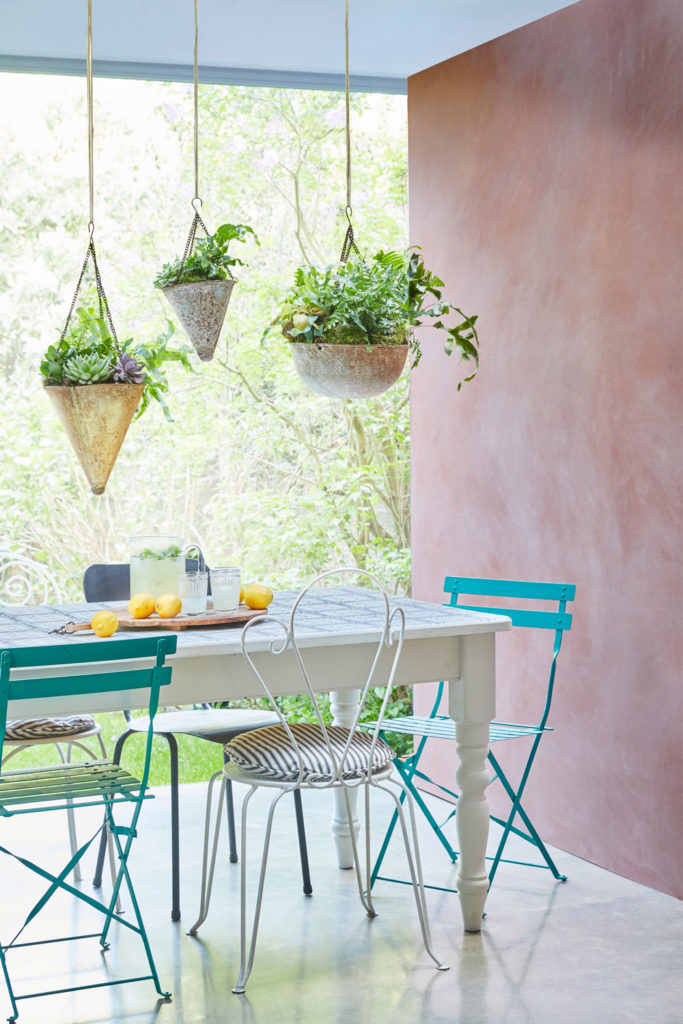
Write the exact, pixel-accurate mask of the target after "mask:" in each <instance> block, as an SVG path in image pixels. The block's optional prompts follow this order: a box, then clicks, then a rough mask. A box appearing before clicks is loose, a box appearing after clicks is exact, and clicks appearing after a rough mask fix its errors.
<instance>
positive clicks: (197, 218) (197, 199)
mask: <svg viewBox="0 0 683 1024" xmlns="http://www.w3.org/2000/svg"><path fill="white" fill-rule="evenodd" d="M198 48H199V15H198V13H197V0H194V100H193V108H194V110H193V116H194V197H193V199H192V202H191V204H190V205H191V206H192V209H193V210H194V217H193V218H192V224H191V225H190V232H189V234H188V236H187V242H186V243H185V251H184V252H183V258H182V260H181V261H180V269H179V270H178V273H177V274H176V281H179V280H180V278H181V275H182V273H183V270H184V268H185V261H186V260H187V258H188V256H189V255H190V253H191V252H192V250H193V248H194V239H195V235H196V234H197V228H198V227H200V228H201V229H202V231H203V232H204V234H205V235H206V236H207V237H208V236H209V234H210V231H209V229H208V228H207V226H206V224H205V223H204V221H203V220H202V218H201V215H200V213H199V207H198V206H197V205H196V204H197V203H198V204H199V206H203V204H204V200H203V199H202V198H201V196H200V195H199V62H198ZM225 269H226V271H227V274H228V277H232V274H231V273H230V268H229V267H226V268H225Z"/></svg>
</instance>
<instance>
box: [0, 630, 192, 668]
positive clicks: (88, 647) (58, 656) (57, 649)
mask: <svg viewBox="0 0 683 1024" xmlns="http://www.w3.org/2000/svg"><path fill="white" fill-rule="evenodd" d="M177 644H178V638H177V637H176V636H163V637H158V636H155V637H152V636H145V637H134V638H132V639H126V640H119V639H118V638H112V639H111V640H103V639H100V640H95V641H89V642H86V643H84V642H83V641H82V640H71V641H69V642H66V643H62V644H46V645H44V646H42V647H16V648H11V649H10V653H11V655H12V668H44V667H45V666H47V665H83V664H85V663H86V662H88V661H92V662H97V663H98V664H101V663H102V662H106V661H110V660H111V661H123V660H129V661H130V660H133V659H134V658H153V657H155V656H157V655H158V654H163V655H164V656H168V655H170V654H175V652H176V647H177Z"/></svg>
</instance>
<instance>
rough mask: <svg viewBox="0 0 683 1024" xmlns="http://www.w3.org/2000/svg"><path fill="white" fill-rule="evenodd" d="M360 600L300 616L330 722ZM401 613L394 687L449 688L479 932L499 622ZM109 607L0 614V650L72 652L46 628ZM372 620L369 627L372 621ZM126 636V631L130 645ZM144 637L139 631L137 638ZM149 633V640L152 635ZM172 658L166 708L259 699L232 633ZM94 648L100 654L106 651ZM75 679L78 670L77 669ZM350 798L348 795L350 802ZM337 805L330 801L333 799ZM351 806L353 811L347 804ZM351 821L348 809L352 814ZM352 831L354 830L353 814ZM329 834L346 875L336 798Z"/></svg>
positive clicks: (351, 658) (347, 592) (338, 720)
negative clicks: (46, 647)
mask: <svg viewBox="0 0 683 1024" xmlns="http://www.w3.org/2000/svg"><path fill="white" fill-rule="evenodd" d="M371 596H372V595H369V592H368V591H364V590H362V589H358V588H353V587H348V588H335V589H334V590H324V591H319V592H317V593H316V595H315V601H316V602H317V604H316V605H314V606H313V607H312V609H311V611H310V613H309V617H308V618H304V617H302V620H301V629H298V631H297V635H298V637H299V642H300V645H301V647H302V648H303V649H305V659H306V666H307V669H308V671H309V674H310V678H311V681H312V683H313V685H314V688H315V689H317V690H319V691H320V692H323V691H331V700H332V713H333V716H334V722H335V724H340V725H347V726H348V725H350V724H351V723H352V721H353V717H354V712H355V709H356V706H357V703H358V693H359V690H358V686H359V685H360V683H361V682H363V683H364V681H365V678H366V677H367V672H368V669H369V665H370V661H371V658H372V655H373V653H374V649H375V648H374V647H373V640H374V642H375V644H376V637H377V632H376V630H374V629H373V627H372V625H371V623H372V621H373V620H372V615H371V614H370V612H371V605H369V604H368V601H369V600H371ZM292 597H293V593H290V592H278V593H277V594H276V597H275V601H274V603H273V605H272V606H271V609H270V611H271V612H272V614H274V615H279V616H281V617H283V618H286V615H287V611H288V608H289V605H290V603H291V600H292ZM392 603H400V604H401V605H402V606H403V607H404V609H405V612H406V636H405V642H404V649H403V652H402V655H401V659H400V662H399V666H398V673H397V679H396V682H397V683H415V684H420V683H428V682H433V681H435V680H439V679H446V680H448V687H449V689H448V706H449V712H450V714H451V716H452V717H453V719H454V720H455V722H456V745H455V753H456V755H457V764H456V772H455V775H456V780H457V784H458V788H459V791H460V798H459V801H458V813H457V815H456V825H457V832H458V841H459V845H460V857H459V860H458V864H459V869H458V874H457V883H456V884H457V887H458V893H459V897H460V905H461V908H462V914H463V920H464V925H465V929H466V930H467V931H479V930H480V927H481V919H482V914H483V910H484V904H485V901H486V891H487V888H488V877H487V873H486V863H485V852H486V842H487V838H488V826H489V808H488V802H487V799H486V786H487V783H488V779H489V773H488V769H487V761H486V757H487V754H488V725H489V722H490V721H491V719H492V718H493V717H494V714H495V634H496V632H498V631H500V630H505V629H509V628H510V620H509V619H507V618H505V617H502V616H496V615H483V614H479V613H474V612H467V611H460V610H458V609H452V608H447V607H444V606H442V605H434V604H429V603H426V602H422V601H412V600H408V599H396V600H395V602H392ZM101 607H113V605H105V604H98V605H84V604H80V605H60V606H43V605H41V606H36V607H28V608H26V607H22V608H8V609H4V610H0V649H1V648H3V647H18V646H36V645H38V644H46V643H79V642H82V640H83V639H92V634H85V636H83V635H82V634H81V635H79V636H78V637H73V636H70V637H65V636H55V635H54V634H51V633H50V630H52V629H54V628H55V627H57V626H59V625H62V624H64V623H65V622H68V621H70V620H73V621H87V619H89V618H90V616H91V615H92V613H93V611H94V610H95V609H96V608H101ZM375 621H376V619H375ZM258 631H259V635H258V636H256V630H254V631H253V632H252V639H253V640H254V641H255V643H256V649H257V650H258V649H259V648H261V649H262V651H263V654H262V655H259V656H258V658H259V660H263V664H264V665H265V666H272V664H273V662H276V663H277V676H276V677H274V676H273V672H272V671H271V673H270V676H269V681H270V683H271V684H272V685H273V689H274V691H275V692H276V693H277V694H283V695H284V694H291V693H298V692H301V689H302V684H301V677H300V675H299V673H298V669H297V668H296V665H295V662H294V659H293V657H290V655H289V654H287V655H283V656H280V657H278V658H277V659H274V658H273V657H272V656H271V655H270V654H268V653H267V648H268V643H269V639H270V638H271V637H273V636H274V635H276V633H277V630H276V629H275V628H273V627H271V626H266V625H264V626H259V627H258ZM131 635H132V634H130V633H129V634H127V636H131ZM145 635H149V634H145ZM155 635H159V634H155ZM176 635H177V636H178V651H177V653H176V655H175V656H174V657H173V658H172V659H170V662H171V664H172V665H173V679H172V683H171V685H170V686H169V687H167V688H165V690H164V695H163V700H164V703H165V704H169V705H171V704H193V703H197V702H200V701H229V700H231V699H235V698H238V697H256V696H261V695H262V694H261V693H260V691H259V688H258V684H257V683H256V680H255V679H254V677H253V675H252V673H251V671H250V670H249V668H248V666H247V665H246V663H245V662H244V659H243V658H242V655H241V651H240V643H239V641H240V630H239V629H234V628H233V629H230V630H216V629H213V630H195V629H192V630H187V631H183V632H180V633H178V634H176ZM101 642H102V656H103V657H105V656H106V643H107V641H101ZM82 670H83V671H87V666H85V667H84V668H83V669H82ZM139 700H140V698H139V695H138V694H136V693H135V691H132V692H131V693H128V694H126V693H124V694H107V693H103V694H96V695H92V697H86V698H85V702H84V698H83V697H82V696H81V697H73V698H60V699H59V700H55V701H41V702H40V706H37V704H36V702H33V701H30V700H26V701H15V702H13V703H12V704H11V705H10V708H9V714H10V717H12V718H24V717H29V716H31V715H35V714H36V713H40V714H57V713H62V714H64V713H69V712H77V711H88V712H90V713H97V712H99V711H116V710H121V709H123V708H125V707H127V708H132V707H135V706H136V703H139ZM354 795H355V794H354ZM335 796H336V797H337V798H339V797H340V796H341V794H340V793H335ZM354 807H355V805H354ZM354 816H355V809H354ZM354 827H355V828H356V829H359V822H358V819H357V817H354ZM332 833H333V835H334V837H335V843H336V847H337V858H338V862H339V865H340V867H345V868H346V867H350V866H351V841H350V834H349V828H348V822H347V819H346V814H345V811H344V808H343V799H342V800H339V799H337V802H336V804H335V811H334V815H333V820H332Z"/></svg>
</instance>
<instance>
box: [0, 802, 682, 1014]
mask: <svg viewBox="0 0 683 1024" xmlns="http://www.w3.org/2000/svg"><path fill="white" fill-rule="evenodd" d="M168 795H169V794H168V790H167V789H160V790H158V791H157V799H155V800H153V801H150V802H149V803H148V804H147V805H146V806H145V808H144V809H143V814H142V818H141V827H140V837H139V839H138V840H137V848H136V847H135V846H134V852H133V854H132V857H131V861H130V865H131V873H132V876H133V879H134V882H135V884H136V887H137V892H138V896H139V899H140V903H141V906H142V910H143V914H144V917H145V921H146V924H147V926H148V929H149V933H150V938H151V941H152V947H153V950H154V953H155V957H156V962H157V967H158V970H159V975H160V978H161V981H162V984H163V985H165V986H167V987H168V988H170V989H171V990H172V992H173V1000H172V1002H168V1003H166V1002H158V1001H157V997H156V993H155V991H154V988H153V985H152V983H151V982H143V983H137V984H132V985H127V986H121V987H118V988H103V989H95V990H91V991H89V992H80V993H75V994H72V995H67V996H63V995H62V996H53V997H50V998H41V999H36V1000H27V1001H25V1002H23V1003H21V1004H20V1017H19V1020H20V1021H21V1022H24V1024H31V1022H40V1024H110V1022H121V1024H153V1022H159V1024H233V1022H234V1024H384V1022H387V1024H389V1022H390V1024H446V1022H448V1024H455V1022H457V1024H565V1022H570V1021H571V1022H573V1024H681V1022H682V1021H683V904H682V903H680V902H679V901H677V900H675V899H672V898H670V897H667V896H663V895H662V894H660V893H657V892H654V891H653V890H651V889H646V888H644V887H642V886H638V885H636V884H634V883H633V882H630V881H627V880H625V879H623V878H619V877H617V876H615V875H611V874H609V873H608V872H606V871H603V870H601V869H599V868H596V867H594V866H593V865H590V864H587V863H585V862H584V861H581V860H578V859H576V858H574V857H570V856H568V855H567V854H565V853H563V852H562V851H557V862H558V865H559V867H560V869H561V870H563V871H566V873H567V875H568V876H569V877H568V881H567V882H566V883H564V884H563V883H558V882H555V881H554V880H553V878H552V876H551V875H550V873H549V872H547V871H542V870H536V869H534V868H528V867H520V866H514V865H502V866H501V868H500V870H499V874H498V877H497V879H496V882H495V885H494V887H493V889H492V891H491V894H490V896H489V900H488V904H487V917H486V919H485V921H484V923H483V927H482V931H481V933H479V934H464V933H463V930H462V925H461V919H460V910H459V905H458V898H457V896H455V895H453V894H450V893H443V892H438V891H430V892H429V896H428V899H429V906H430V912H431V918H432V930H433V937H434V944H435V946H436V947H437V949H438V950H439V952H441V954H442V955H443V957H444V959H446V960H447V961H448V962H449V963H450V965H451V970H450V971H448V972H446V973H441V972H437V971H436V970H435V969H434V967H433V966H432V963H431V961H430V960H429V958H428V956H427V954H426V953H425V950H424V947H423V946H422V943H421V939H420V934H419V926H418V922H417V916H416V913H415V909H414V904H413V902H412V893H411V891H410V889H409V888H407V887H405V886H402V885H395V884H389V883H378V884H377V886H376V889H375V896H376V905H377V910H378V917H377V918H376V919H375V920H373V921H370V920H368V918H367V917H366V916H365V913H364V911H363V909H362V907H361V904H360V901H359V899H358V894H357V891H356V888H355V878H354V874H353V872H350V871H340V870H338V869H337V867H336V864H335V861H334V854H333V847H332V840H331V837H330V834H329V819H330V816H331V809H330V808H331V805H330V796H329V794H326V793H316V794H309V793H307V794H304V809H305V813H306V821H307V828H308V833H309V847H310V855H311V867H312V878H313V886H314V895H313V897H312V898H306V897H304V896H303V895H302V893H301V886H300V879H299V874H298V856H297V846H296V832H295V829H294V814H293V809H292V808H291V807H290V806H287V805H286V804H285V803H284V801H283V803H281V804H280V809H279V812H278V815H277V817H276V830H275V836H274V843H273V848H272V851H271V859H270V862H269V871H268V878H267V882H266V899H265V905H264V911H263V915H262V921H261V928H260V932H259V943H258V946H257V950H256V960H255V966H254V971H253V974H252V976H251V978H250V980H249V983H248V985H247V994H246V995H244V996H235V995H233V994H232V993H231V987H232V985H233V983H234V981H235V978H236V975H237V967H238V959H239V943H238V903H237V894H238V870H239V868H238V865H231V864H229V863H227V854H226V855H225V856H223V858H222V860H221V864H220V867H219V869H218V871H217V878H216V886H215V890H214V899H213V903H212V906H211V909H210V911H209V916H208V918H207V920H206V922H205V923H204V925H203V926H202V928H201V930H200V932H199V937H198V938H196V939H195V938H191V937H189V936H188V935H186V929H188V928H189V926H190V924H191V923H192V921H193V920H194V917H193V915H194V914H195V913H196V910H197V906H198V890H199V863H200V854H201V830H202V828H203V796H204V787H203V786H199V785H191V786H184V787H182V790H181V819H182V882H181V886H182V887H181V899H182V907H183V920H182V921H181V922H179V923H178V924H173V923H172V922H171V920H170V882H169V817H168V815H169V800H168ZM261 796H263V794H261ZM434 806H435V807H437V806H440V807H443V806H445V805H439V802H438V801H436V800H435V801H434ZM264 807H265V800H264V799H261V800H260V801H259V794H257V796H256V797H255V798H254V800H253V801H252V804H251V808H252V820H251V821H250V827H249V833H250V837H251V834H252V831H253V844H252V851H253V854H254V857H256V855H257V851H258V850H259V849H260V847H259V845H258V843H259V837H260V836H261V835H262V831H261V827H260V826H261V825H262V822H263V819H264ZM386 810H387V809H386V805H384V804H382V805H380V806H378V807H377V809H376V815H375V819H374V820H375V821H376V823H377V833H376V834H377V837H378V838H379V836H380V830H381V823H382V822H383V821H384V820H385V819H386ZM41 817H42V818H43V820H42V821H41V822H40V827H39V826H38V825H36V822H38V820H39V819H38V818H37V817H36V818H35V819H34V820H33V822H32V824H31V832H30V833H28V832H27V828H26V822H18V821H17V820H13V821H11V822H9V823H8V824H7V825H5V826H3V835H4V837H5V839H6V840H7V842H6V844H5V842H4V841H3V839H0V842H3V845H8V846H9V847H10V848H13V844H12V839H14V847H15V848H16V847H17V846H20V847H21V851H22V852H23V853H25V854H26V855H27V856H29V857H30V856H32V855H35V856H36V857H37V856H38V855H37V852H36V851H37V850H38V847H39V844H40V843H45V839H44V832H43V827H44V826H45V825H46V824H47V821H48V820H50V821H51V824H56V823H57V816H56V815H55V816H53V815H49V816H48V815H45V816H41ZM39 828H40V830H39ZM83 832H84V834H85V832H86V829H85V828H83ZM20 833H21V834H20ZM223 839H226V836H225V833H224V835H223ZM222 845H223V851H224V853H225V844H222ZM520 845H521V844H520ZM422 847H423V858H424V861H425V879H426V881H430V882H433V883H435V884H437V885H449V884H451V881H452V878H453V876H454V873H455V869H454V868H453V867H452V866H451V865H450V863H449V862H448V861H447V860H445V858H444V855H443V853H442V850H441V848H440V846H438V844H437V843H436V842H435V841H434V840H433V839H432V837H431V836H430V834H429V833H427V832H423V842H422ZM88 856H89V855H88ZM60 858H61V859H60ZM65 860H66V827H64V828H63V829H62V828H61V827H60V828H58V829H57V835H56V836H55V837H54V838H52V837H51V838H50V843H49V845H47V844H46V845H45V847H44V849H43V852H42V855H41V862H42V863H44V864H45V865H46V866H47V867H50V868H54V867H56V866H57V865H58V864H63V863H64V862H65ZM391 861H392V866H395V867H396V869H397V872H400V871H401V865H402V857H401V849H400V843H399V842H398V841H397V842H394V844H393V845H392V850H391ZM2 879H3V899H2V913H1V915H0V929H1V935H2V940H3V941H7V938H8V936H9V935H10V934H13V931H12V924H13V923H14V922H17V924H16V925H15V927H14V931H16V930H17V928H18V926H19V924H20V921H21V920H23V917H22V918H21V919H20V918H19V916H18V915H19V913H20V911H21V909H22V908H24V915H25V913H26V908H27V907H28V904H27V903H25V902H24V898H27V897H28V896H29V890H30V894H31V895H32V894H34V893H35V896H36V898H37V895H38V894H39V892H40V888H39V887H36V886H35V885H34V883H33V881H32V876H29V875H28V874H27V873H26V871H25V870H24V869H23V868H22V867H21V866H20V865H18V864H17V863H16V862H15V861H9V860H8V859H7V858H3V862H2ZM107 883H108V879H107V877H106V875H105V887H106V885H107ZM83 885H84V889H85V891H91V890H90V885H89V882H86V883H83ZM19 896H21V897H22V899H21V902H20V901H19ZM127 906H128V907H129V902H128V901H127ZM128 913H130V910H128ZM99 920H101V918H100V917H99V915H97V914H96V913H95V912H94V911H91V910H90V909H88V908H85V907H84V906H83V905H82V904H81V905H79V907H74V905H73V900H72V899H71V898H70V897H66V896H61V895H60V896H59V897H57V898H55V900H53V901H52V904H50V905H48V908H47V909H46V910H45V911H44V912H43V913H42V914H41V915H40V917H39V918H38V920H37V922H36V923H34V924H33V925H32V926H31V927H33V929H34V930H33V933H32V934H31V935H30V936H29V935H28V930H27V935H26V938H27V939H28V938H34V937H43V936H47V935H48V934H51V935H65V934H69V933H70V931H71V930H74V931H75V930H77V929H80V931H82V932H83V931H85V932H89V931H94V930H96V928H97V926H98V921H99ZM38 923H40V924H41V928H40V930H39V931H40V934H37V932H38V928H37V925H38ZM98 950H99V947H98V944H97V942H96V940H82V941H80V942H77V943H68V944H55V945H49V946H42V947H37V948H34V949H33V950H25V951H19V952H16V953H14V954H13V956H12V961H11V962H12V963H13V964H14V965H15V985H16V988H17V991H31V990H32V989H33V990H35V989H36V988H38V987H51V988H59V987H61V986H63V985H68V984H85V983H88V982H91V981H98V980H104V979H105V977H106V974H105V973H104V972H105V971H106V970H109V971H110V972H111V975H112V976H120V971H128V972H131V973H143V966H144V965H143V961H142V960H141V955H140V942H139V939H138V938H137V937H136V936H134V935H133V934H132V933H130V932H128V931H127V930H126V929H123V928H116V927H115V928H114V929H113V934H112V946H111V949H110V951H109V952H108V953H107V954H106V957H101V956H100V953H99V951H98ZM104 964H106V966H103V965H104ZM36 979H40V986H39V985H38V984H37V982H36ZM6 1006H7V1009H8V1012H9V1004H8V1002H7V1000H6V992H5V989H4V985H3V984H2V981H1V979H0V1016H5V1015H6V1014H5V1012H4V1011H5V1007H6Z"/></svg>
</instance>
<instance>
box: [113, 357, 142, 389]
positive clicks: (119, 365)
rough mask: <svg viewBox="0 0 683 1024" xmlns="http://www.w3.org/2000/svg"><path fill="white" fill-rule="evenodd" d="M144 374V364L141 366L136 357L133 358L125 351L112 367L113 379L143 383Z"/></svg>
mask: <svg viewBox="0 0 683 1024" xmlns="http://www.w3.org/2000/svg"><path fill="white" fill-rule="evenodd" d="M146 376H147V375H146V373H145V368H144V366H141V365H140V363H139V362H138V361H137V359H134V358H133V356H131V355H129V354H128V353H127V352H123V353H122V354H121V355H120V356H119V358H118V359H117V360H116V366H115V367H114V380H115V381H122V382H126V381H129V382H130V383H131V384H144V383H145V378H146Z"/></svg>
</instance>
